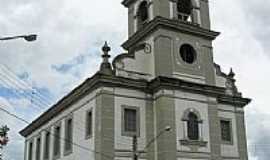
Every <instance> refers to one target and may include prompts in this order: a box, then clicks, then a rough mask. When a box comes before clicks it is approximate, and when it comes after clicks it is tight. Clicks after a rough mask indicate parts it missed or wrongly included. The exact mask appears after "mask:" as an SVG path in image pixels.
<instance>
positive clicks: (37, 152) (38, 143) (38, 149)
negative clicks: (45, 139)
mask: <svg viewBox="0 0 270 160" xmlns="http://www.w3.org/2000/svg"><path fill="white" fill-rule="evenodd" d="M40 144H41V141H40V137H39V138H38V139H37V145H36V160H40Z"/></svg>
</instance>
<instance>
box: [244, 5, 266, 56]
mask: <svg viewBox="0 0 270 160" xmlns="http://www.w3.org/2000/svg"><path fill="white" fill-rule="evenodd" d="M242 4H245V5H242V8H243V10H244V12H245V16H246V19H247V21H248V24H249V26H250V28H251V31H252V33H253V35H254V37H255V38H256V39H257V40H258V41H259V43H260V44H261V45H262V47H263V49H264V51H265V53H266V54H267V55H268V56H270V54H269V53H268V51H269V49H270V46H269V43H270V27H269V26H270V19H269V18H268V17H269V10H270V1H265V0H256V1H255V0H250V1H245V0H242ZM268 58H269V57H268Z"/></svg>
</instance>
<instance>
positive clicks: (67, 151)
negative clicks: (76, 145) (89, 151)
mask: <svg viewBox="0 0 270 160" xmlns="http://www.w3.org/2000/svg"><path fill="white" fill-rule="evenodd" d="M69 120H71V133H70V134H71V140H69V139H67V135H68V132H69V131H68V130H67V129H68V126H67V125H68V121H69ZM73 126H74V118H73V115H69V116H68V117H67V118H66V119H65V142H64V156H67V155H70V154H71V153H72V152H73V145H72V143H73V132H74V131H73ZM66 145H71V148H70V149H68V150H67V149H66Z"/></svg>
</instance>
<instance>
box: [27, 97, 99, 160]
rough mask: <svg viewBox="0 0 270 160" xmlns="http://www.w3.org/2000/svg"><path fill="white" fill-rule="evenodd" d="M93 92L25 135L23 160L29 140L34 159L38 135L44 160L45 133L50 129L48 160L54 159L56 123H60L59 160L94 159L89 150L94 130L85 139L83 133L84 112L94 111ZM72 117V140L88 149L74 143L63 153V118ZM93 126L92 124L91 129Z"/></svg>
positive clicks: (91, 146)
mask: <svg viewBox="0 0 270 160" xmlns="http://www.w3.org/2000/svg"><path fill="white" fill-rule="evenodd" d="M95 96H96V95H95V92H93V93H91V94H89V95H87V96H86V97H84V98H83V99H81V100H80V101H78V102H77V103H75V104H73V105H72V106H71V107H69V108H68V109H66V110H65V111H64V112H62V113H60V114H59V115H58V116H57V117H55V118H53V119H52V120H50V121H49V122H48V123H47V124H45V125H44V126H41V127H40V128H39V129H38V130H36V131H35V132H33V133H32V134H31V135H29V136H28V137H26V142H25V143H26V148H25V150H26V152H25V153H26V155H25V160H28V158H29V155H28V153H29V152H28V149H29V144H30V142H33V160H35V156H36V140H37V138H38V137H41V139H42V140H41V157H40V159H41V160H44V145H45V142H44V140H45V134H46V133H47V131H50V133H51V137H50V139H51V140H50V158H49V160H53V159H55V158H54V157H53V149H54V148H53V141H54V138H55V135H54V127H55V126H56V125H59V124H60V125H61V140H60V142H61V149H60V153H61V155H60V158H59V160H74V159H80V160H94V153H93V152H92V151H90V150H95V146H94V141H93V140H94V138H95V135H94V132H93V136H92V137H91V138H89V139H86V137H85V133H86V130H85V129H86V113H87V111H89V110H93V111H95V105H96V101H95ZM70 116H71V117H73V142H75V143H76V144H79V145H80V146H83V147H85V148H89V150H88V149H82V148H80V147H77V146H75V145H73V146H72V148H73V151H72V153H71V154H68V155H65V153H64V142H65V140H64V138H65V136H64V135H65V131H64V129H65V120H66V118H69V117H70ZM94 122H95V115H94V114H93V124H95V123H94ZM94 128H95V127H94V126H93V129H94Z"/></svg>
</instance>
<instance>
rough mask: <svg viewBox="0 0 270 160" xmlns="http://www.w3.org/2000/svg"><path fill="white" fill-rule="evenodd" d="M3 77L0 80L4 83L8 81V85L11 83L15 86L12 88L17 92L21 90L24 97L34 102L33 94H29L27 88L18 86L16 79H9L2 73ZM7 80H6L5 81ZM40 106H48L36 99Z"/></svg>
mask: <svg viewBox="0 0 270 160" xmlns="http://www.w3.org/2000/svg"><path fill="white" fill-rule="evenodd" d="M0 75H1V77H0V79H2V80H4V81H7V82H6V83H9V84H11V85H13V86H12V87H13V88H14V89H16V90H21V91H22V92H23V95H24V96H25V97H26V98H29V99H30V100H31V101H32V100H33V98H34V97H33V94H31V93H29V92H27V91H26V88H25V87H22V86H21V85H20V84H18V82H17V81H16V80H14V79H12V78H11V77H9V76H8V75H5V74H3V73H0ZM4 78H5V79H4ZM36 100H37V101H38V102H39V104H40V105H42V106H47V105H48V104H47V103H45V102H44V101H41V100H39V99H36Z"/></svg>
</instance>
